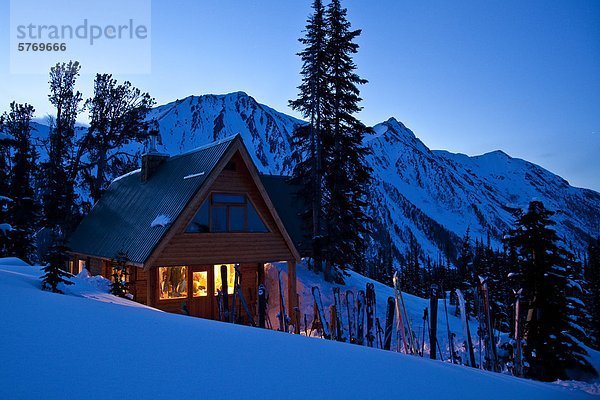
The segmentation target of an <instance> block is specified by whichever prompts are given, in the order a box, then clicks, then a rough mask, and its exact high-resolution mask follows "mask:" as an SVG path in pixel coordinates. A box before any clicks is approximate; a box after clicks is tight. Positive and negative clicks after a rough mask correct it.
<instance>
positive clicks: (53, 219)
mask: <svg viewBox="0 0 600 400" xmlns="http://www.w3.org/2000/svg"><path fill="white" fill-rule="evenodd" d="M79 69H80V66H79V63H78V62H73V61H71V62H68V63H62V64H56V66H54V67H52V68H51V69H50V81H49V84H50V94H49V96H48V98H49V100H50V103H51V104H52V105H53V106H54V107H55V108H56V117H55V118H54V120H53V121H52V124H51V127H50V132H49V135H48V143H47V147H48V160H47V162H45V163H44V165H43V166H42V169H43V179H44V182H43V183H42V187H43V188H44V191H43V193H42V198H43V207H44V217H45V221H44V226H45V227H47V228H50V229H51V230H54V234H57V233H60V234H66V233H68V231H70V230H71V229H72V228H73V227H74V225H75V223H76V219H77V211H78V210H77V207H76V194H75V189H74V188H75V180H76V178H77V176H78V173H79V161H80V158H81V151H82V149H76V148H75V140H76V135H75V121H76V118H77V114H78V112H79V107H80V102H81V100H82V96H81V93H79V92H78V91H76V90H75V83H76V81H77V77H78V76H79Z"/></svg>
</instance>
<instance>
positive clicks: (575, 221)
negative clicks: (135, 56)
mask: <svg viewBox="0 0 600 400" xmlns="http://www.w3.org/2000/svg"><path fill="white" fill-rule="evenodd" d="M151 117H152V118H156V119H157V120H158V122H159V126H160V134H161V139H162V145H161V150H163V151H166V152H169V153H171V154H177V153H180V152H182V151H185V150H189V149H191V148H194V147H197V146H200V145H203V144H206V143H208V142H211V141H214V140H217V139H221V138H224V137H226V136H229V135H232V134H235V133H241V134H242V136H243V138H244V141H245V143H246V145H247V146H248V148H249V151H250V153H251V154H252V155H253V156H254V160H255V162H256V164H257V166H258V168H259V169H260V170H261V171H262V172H265V173H276V174H289V173H290V172H291V167H292V163H291V162H290V157H289V156H290V153H291V146H290V143H291V140H290V138H291V135H292V132H293V129H294V126H295V125H296V124H300V123H302V121H300V120H298V119H295V118H293V117H290V116H288V115H286V114H283V113H280V112H278V111H275V110H273V109H272V108H270V107H267V106H265V105H262V104H259V103H258V102H257V101H256V100H254V99H253V98H252V97H251V96H248V95H247V94H245V93H243V92H236V93H231V94H227V95H205V96H190V97H187V98H185V99H183V100H177V101H175V102H172V103H169V104H166V105H163V106H159V107H156V108H155V109H154V110H153V112H152V115H151ZM366 143H367V145H368V146H370V147H371V148H372V149H373V154H372V156H370V157H369V163H370V165H371V166H372V167H373V171H374V190H373V191H372V193H373V199H372V202H373V204H374V207H373V210H374V211H373V213H374V214H375V217H376V218H377V220H378V221H385V224H386V225H387V226H388V229H389V231H390V234H391V237H392V241H393V243H394V245H395V247H396V248H397V249H398V250H399V251H400V253H402V252H404V250H406V248H407V244H408V243H409V242H410V240H411V236H412V237H413V238H414V239H416V240H417V242H418V243H419V244H420V245H421V247H422V248H423V250H424V255H430V256H431V257H433V258H434V259H435V258H437V256H438V255H439V254H440V253H441V252H444V251H449V252H450V253H452V252H453V249H454V248H456V245H457V244H458V242H459V241H460V238H461V237H462V236H463V235H464V234H465V231H466V230H467V228H469V229H470V230H471V234H472V237H480V238H486V237H487V235H488V234H489V236H490V239H491V240H492V242H493V243H495V244H497V245H498V244H499V243H500V240H501V238H502V235H503V234H504V232H506V230H507V229H508V228H509V226H510V225H511V224H512V222H513V219H514V218H513V214H512V212H513V210H514V209H515V208H518V207H524V206H526V205H527V204H528V202H529V201H531V200H532V199H538V200H542V201H543V202H544V204H545V205H546V206H547V207H548V208H550V209H552V210H554V211H556V212H557V214H556V216H555V220H556V221H557V230H558V232H559V234H561V235H562V236H564V237H565V238H566V240H567V241H571V242H573V244H574V246H575V247H576V248H580V249H581V248H583V247H584V246H585V243H586V240H587V238H588V236H589V235H598V234H599V233H600V194H599V193H597V192H595V191H593V190H589V189H580V188H575V187H572V186H570V185H569V183H568V182H567V181H565V180H564V179H562V178H561V177H559V176H557V175H555V174H552V173H551V172H549V171H547V170H545V169H543V168H541V167H539V166H537V165H535V164H532V163H529V162H527V161H524V160H520V159H516V158H512V157H510V156H508V155H507V154H505V153H503V152H501V151H495V152H491V153H487V154H484V155H481V156H475V157H469V156H466V155H463V154H453V153H449V152H447V151H438V150H433V151H432V150H430V149H429V148H427V146H426V145H425V144H423V143H422V142H421V141H420V140H419V139H418V138H417V137H416V136H415V135H414V133H413V132H412V131H411V130H410V129H408V128H407V127H405V126H404V125H403V124H402V123H401V122H399V121H397V120H396V119H394V118H390V119H389V120H387V121H385V122H383V123H380V124H378V125H376V126H375V127H374V133H373V134H372V135H369V136H368V137H367V138H366ZM450 256H451V257H452V254H450Z"/></svg>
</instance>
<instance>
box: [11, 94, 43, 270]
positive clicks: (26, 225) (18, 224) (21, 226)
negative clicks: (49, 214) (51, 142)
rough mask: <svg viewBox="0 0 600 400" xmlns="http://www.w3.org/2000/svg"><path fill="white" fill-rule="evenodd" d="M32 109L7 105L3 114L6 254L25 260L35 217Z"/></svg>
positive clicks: (31, 248) (28, 257)
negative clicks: (7, 206) (7, 200)
mask: <svg viewBox="0 0 600 400" xmlns="http://www.w3.org/2000/svg"><path fill="white" fill-rule="evenodd" d="M33 113H34V109H33V107H32V106H31V105H29V104H17V103H15V102H13V103H11V104H10V111H9V112H8V113H5V121H6V125H5V131H6V133H8V134H9V135H10V136H11V138H12V140H11V147H12V151H11V152H10V153H11V157H10V162H11V168H10V182H9V197H10V198H11V199H12V202H11V203H10V209H9V219H8V221H9V223H10V225H11V226H12V231H11V232H10V235H9V236H10V240H9V249H8V253H9V254H10V255H13V256H15V257H19V258H21V259H22V260H25V261H27V262H31V261H32V255H33V252H34V244H33V235H34V230H35V227H36V224H37V219H38V204H37V202H36V201H35V189H34V176H35V173H36V159H37V152H36V150H35V148H34V146H33V144H32V141H31V130H32V129H31V118H32V117H33Z"/></svg>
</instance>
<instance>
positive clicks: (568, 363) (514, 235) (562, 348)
mask: <svg viewBox="0 0 600 400" xmlns="http://www.w3.org/2000/svg"><path fill="white" fill-rule="evenodd" d="M553 214H554V213H553V212H551V211H549V210H547V209H546V208H545V207H544V205H543V204H542V203H541V202H539V201H532V202H531V203H530V204H529V207H528V209H527V211H526V212H520V213H519V214H518V216H517V220H516V226H515V229H513V230H511V232H510V235H509V236H508V238H507V240H508V241H509V242H510V243H511V244H512V245H513V246H514V248H515V250H516V252H517V254H518V257H519V264H518V268H519V270H518V271H517V273H518V274H519V276H520V277H522V278H521V279H522V287H523V289H524V295H525V296H526V299H527V301H528V303H529V310H528V313H527V321H526V324H525V340H526V345H525V348H524V358H525V360H526V361H527V363H528V368H527V370H526V372H525V373H526V376H529V377H531V378H535V379H538V380H544V381H553V380H556V379H569V378H572V377H573V374H575V373H581V372H584V373H592V372H593V369H592V367H591V366H590V365H589V363H588V362H587V360H586V359H585V357H584V355H585V351H584V350H583V349H582V348H581V346H580V345H579V344H578V343H577V341H576V340H574V338H573V336H572V333H571V332H572V331H573V328H572V326H571V325H572V319H571V313H570V310H569V307H568V301H567V298H566V294H567V290H568V286H569V282H568V279H567V273H566V271H567V265H568V257H567V252H566V251H565V250H564V249H562V248H561V247H559V237H558V236H557V234H556V232H555V231H554V230H553V229H552V226H553V225H554V222H553V221H552V220H551V217H552V215H553Z"/></svg>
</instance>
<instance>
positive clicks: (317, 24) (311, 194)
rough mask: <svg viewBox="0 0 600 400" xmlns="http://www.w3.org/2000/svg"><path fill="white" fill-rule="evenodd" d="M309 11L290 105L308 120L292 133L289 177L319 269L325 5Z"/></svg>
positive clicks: (317, 2)
mask: <svg viewBox="0 0 600 400" xmlns="http://www.w3.org/2000/svg"><path fill="white" fill-rule="evenodd" d="M312 8H313V13H312V15H311V16H310V17H309V18H308V21H307V25H306V31H305V32H306V33H305V36H304V37H303V38H301V39H299V41H300V43H302V45H304V50H302V51H301V52H300V53H298V55H299V56H300V58H301V59H302V69H301V71H300V74H301V75H302V84H301V85H300V86H299V87H298V89H299V91H300V92H299V94H298V98H297V99H296V100H291V101H290V106H291V107H292V108H293V109H294V110H296V111H299V112H300V113H301V114H302V116H303V117H304V118H306V119H308V120H309V123H308V124H306V125H299V126H298V127H297V128H296V129H295V131H294V135H293V138H292V140H293V145H294V153H293V159H294V161H295V166H294V170H293V177H292V181H293V182H294V183H295V184H297V185H298V186H299V187H300V188H301V189H300V192H299V196H300V197H302V199H303V203H304V204H306V210H305V211H304V212H303V215H302V217H303V219H304V221H305V226H306V228H307V231H308V232H311V238H310V239H311V240H310V241H311V244H312V258H313V261H314V263H313V267H314V268H315V269H316V270H321V260H322V236H323V231H322V228H323V225H322V214H323V205H324V202H323V177H322V173H323V165H322V160H323V157H322V150H323V137H322V135H323V132H324V129H323V126H324V123H325V120H326V119H327V117H326V115H325V114H324V106H325V104H326V99H327V97H328V88H327V81H326V79H325V75H326V73H327V61H328V60H327V53H326V35H327V32H326V30H327V27H326V25H325V17H324V14H325V9H324V7H323V3H322V1H321V0H315V1H314V2H313V5H312Z"/></svg>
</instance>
